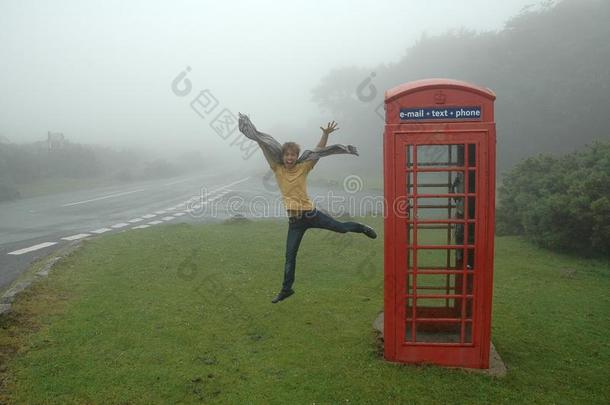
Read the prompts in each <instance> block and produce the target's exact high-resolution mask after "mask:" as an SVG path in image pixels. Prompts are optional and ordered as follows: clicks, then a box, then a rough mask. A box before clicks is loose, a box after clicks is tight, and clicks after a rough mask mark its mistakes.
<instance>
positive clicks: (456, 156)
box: [392, 124, 491, 367]
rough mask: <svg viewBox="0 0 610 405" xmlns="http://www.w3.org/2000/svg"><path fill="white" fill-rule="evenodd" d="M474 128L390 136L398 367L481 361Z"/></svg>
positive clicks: (483, 188)
mask: <svg viewBox="0 0 610 405" xmlns="http://www.w3.org/2000/svg"><path fill="white" fill-rule="evenodd" d="M478 125H479V126H480V129H479V130H464V131H459V130H453V131H446V132H435V133H433V134H431V133H430V132H425V131H422V132H416V131H408V130H407V131H404V132H401V131H400V130H397V131H394V136H393V139H394V145H393V146H394V153H395V166H394V173H395V184H394V190H395V198H396V199H395V202H397V203H398V204H396V205H395V207H396V208H397V212H396V217H395V222H394V227H393V228H394V238H395V239H394V240H395V244H394V246H395V252H394V257H395V260H396V262H395V265H394V269H395V274H394V280H395V288H396V290H395V292H394V297H395V300H396V302H395V303H394V308H395V310H396V313H395V316H394V320H395V321H394V322H395V325H394V326H393V327H394V339H392V340H393V341H394V344H395V358H396V359H397V360H398V361H407V362H431V363H436V364H445V365H460V366H465V367H486V365H487V363H488V356H489V343H487V344H485V342H488V340H489V336H488V335H487V336H485V333H487V334H488V332H486V331H487V330H488V329H489V322H490V313H488V312H489V311H487V310H486V308H490V305H487V304H490V303H485V302H484V301H485V300H486V299H488V296H489V297H490V295H489V294H487V293H486V291H485V290H486V289H487V288H489V287H490V286H491V280H490V277H491V274H487V269H488V261H487V258H488V257H489V255H488V253H489V252H488V246H487V240H488V238H487V228H486V227H487V222H486V218H487V217H488V215H486V212H485V208H486V207H488V204H489V201H487V199H488V194H489V193H488V191H489V190H488V185H489V184H490V182H489V179H488V177H487V176H488V175H489V173H490V171H489V170H488V169H489V168H488V167H487V165H488V162H489V156H488V155H487V154H488V144H487V142H488V139H489V137H488V135H489V129H491V127H489V128H486V127H485V124H478ZM488 277H489V278H488ZM489 299H490V298H489ZM481 325H485V327H481Z"/></svg>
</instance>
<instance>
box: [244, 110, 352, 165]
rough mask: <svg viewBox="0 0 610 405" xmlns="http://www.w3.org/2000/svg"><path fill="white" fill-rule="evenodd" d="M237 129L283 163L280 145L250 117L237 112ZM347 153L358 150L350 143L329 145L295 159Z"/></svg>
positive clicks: (313, 158)
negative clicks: (255, 124)
mask: <svg viewBox="0 0 610 405" xmlns="http://www.w3.org/2000/svg"><path fill="white" fill-rule="evenodd" d="M239 130H240V132H241V133H242V134H244V135H245V136H246V137H247V138H249V139H252V140H253V141H256V142H257V143H258V144H259V146H260V147H261V148H263V149H264V150H266V151H267V152H268V154H269V156H271V158H272V159H273V160H274V161H275V162H276V163H278V164H283V159H282V145H281V144H280V143H279V142H278V141H276V140H275V138H273V137H272V136H271V135H269V134H265V133H263V132H259V131H258V130H257V129H256V127H255V126H254V124H252V121H250V118H248V117H247V116H246V115H244V114H242V113H239ZM341 153H347V154H350V155H356V156H358V150H357V149H356V147H355V146H352V145H330V146H325V147H324V148H319V149H316V150H315V151H313V150H309V149H308V150H305V151H303V153H302V154H301V156H299V158H298V159H297V163H300V162H303V161H305V160H318V159H320V158H322V157H324V156H330V155H336V154H341Z"/></svg>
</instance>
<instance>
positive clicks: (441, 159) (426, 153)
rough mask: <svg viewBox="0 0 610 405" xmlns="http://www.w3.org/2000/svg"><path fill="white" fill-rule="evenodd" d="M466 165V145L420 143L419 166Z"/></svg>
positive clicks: (418, 148) (418, 152)
mask: <svg viewBox="0 0 610 405" xmlns="http://www.w3.org/2000/svg"><path fill="white" fill-rule="evenodd" d="M463 165H464V145H418V146H417V166H418V167H450V166H453V167H455V166H463Z"/></svg>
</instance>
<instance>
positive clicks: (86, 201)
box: [62, 188, 146, 207]
mask: <svg viewBox="0 0 610 405" xmlns="http://www.w3.org/2000/svg"><path fill="white" fill-rule="evenodd" d="M144 190H146V189H145V188H142V189H140V190H133V191H125V192H124V193H115V194H109V195H105V196H102V197H97V198H92V199H90V200H84V201H77V202H73V203H69V204H64V205H62V207H71V206H73V205H78V204H86V203H88V202H92V201H99V200H105V199H107V198H113V197H120V196H122V195H127V194H133V193H139V192H140V191H144Z"/></svg>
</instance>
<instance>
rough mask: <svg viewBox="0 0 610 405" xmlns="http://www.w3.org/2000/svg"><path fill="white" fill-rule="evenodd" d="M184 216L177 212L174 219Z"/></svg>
mask: <svg viewBox="0 0 610 405" xmlns="http://www.w3.org/2000/svg"><path fill="white" fill-rule="evenodd" d="M183 215H184V212H177V213H175V214H174V216H175V217H181V216H183Z"/></svg>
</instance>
